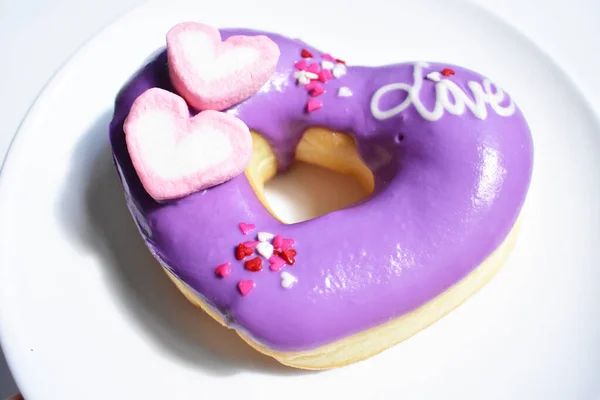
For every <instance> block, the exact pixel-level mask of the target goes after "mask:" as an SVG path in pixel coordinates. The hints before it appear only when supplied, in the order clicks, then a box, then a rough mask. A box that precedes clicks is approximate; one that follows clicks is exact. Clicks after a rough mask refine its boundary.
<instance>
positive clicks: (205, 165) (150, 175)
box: [123, 88, 252, 201]
mask: <svg viewBox="0 0 600 400" xmlns="http://www.w3.org/2000/svg"><path fill="white" fill-rule="evenodd" d="M123 130H124V132H125V140H126V143H127V150H128V151H129V156H130V158H131V162H132V163H133V166H134V168H135V170H136V172H137V174H138V177H139V178H140V181H141V183H142V185H143V186H144V189H146V192H148V194H149V195H150V196H152V197H153V198H154V199H155V200H158V201H160V200H170V199H176V198H180V197H184V196H187V195H190V194H192V193H194V192H197V191H199V190H202V189H207V188H210V187H212V186H215V185H219V184H221V183H224V182H226V181H228V180H230V179H231V178H233V177H235V176H237V175H239V174H240V173H242V172H243V171H244V169H245V168H246V165H247V164H248V162H249V161H250V156H251V155H252V136H251V135H250V130H249V129H248V127H247V126H246V124H244V123H243V122H242V121H241V120H240V119H238V118H236V117H234V116H232V115H229V114H225V113H221V112H217V111H203V112H201V113H199V114H197V115H195V116H193V117H190V112H189V109H188V105H187V104H186V102H185V101H184V100H183V99H182V98H181V97H179V96H177V95H176V94H173V93H171V92H168V91H166V90H163V89H159V88H151V89H148V90H146V91H145V92H144V93H142V94H141V95H140V96H139V97H138V98H137V99H136V100H135V101H134V102H133V105H132V106H131V109H130V111H129V115H128V116H127V119H126V120H125V123H124V124H123Z"/></svg>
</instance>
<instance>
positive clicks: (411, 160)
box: [110, 30, 533, 351]
mask: <svg viewBox="0 0 600 400" xmlns="http://www.w3.org/2000/svg"><path fill="white" fill-rule="evenodd" d="M221 32H222V35H223V38H226V37H228V36H230V35H233V34H246V35H251V34H257V33H258V32H252V31H244V30H222V31H221ZM267 36H269V37H270V38H271V39H272V40H274V41H275V42H276V43H277V44H278V45H279V47H280V49H281V58H280V59H279V64H278V67H277V70H276V72H275V74H274V76H273V77H272V79H271V81H270V82H269V83H267V85H265V87H263V89H262V90H261V92H259V93H257V94H256V95H254V96H253V97H251V98H250V99H248V100H246V101H245V102H243V103H241V104H239V105H237V106H235V107H233V108H232V109H230V110H229V112H231V113H232V114H234V115H237V116H238V117H239V118H241V119H242V120H243V121H244V122H245V123H246V124H247V125H248V126H249V127H250V128H251V129H254V130H257V131H259V132H261V133H262V134H263V135H264V136H265V137H266V138H267V139H268V141H269V142H270V143H271V145H272V146H273V148H274V149H275V151H276V154H277V156H278V160H279V163H280V169H285V168H286V167H287V166H288V165H289V164H290V162H291V161H292V159H293V155H294V149H295V147H296V144H297V142H298V140H299V139H300V137H301V134H302V133H303V132H304V130H305V129H306V128H308V127H310V126H315V125H319V126H326V127H329V128H331V129H334V130H338V131H342V132H347V133H349V134H351V135H352V136H353V137H354V138H355V139H356V141H357V143H358V146H359V150H360V154H361V156H362V158H363V160H364V161H365V163H366V164H367V165H368V166H369V167H370V168H371V170H372V171H373V173H374V176H375V183H376V184H375V191H374V193H373V194H372V195H371V196H369V198H368V199H366V200H365V201H363V202H362V203H361V204H359V205H356V206H353V207H350V208H348V209H344V210H339V211H335V212H332V213H330V214H327V215H325V216H322V217H320V218H317V219H314V220H311V221H307V222H303V223H299V224H294V225H283V224H281V223H280V222H278V221H277V220H276V219H275V218H274V217H273V216H272V215H271V214H270V213H269V212H268V211H267V210H266V209H265V208H264V207H263V206H262V204H261V203H260V202H259V200H258V198H257V197H256V195H255V193H254V191H253V189H252V188H251V187H250V185H249V183H248V181H247V179H246V177H245V176H244V174H242V175H239V176H237V177H236V178H234V179H232V180H230V181H229V182H226V183H224V184H222V185H220V186H217V187H213V188H211V189H209V190H206V191H203V192H199V193H196V194H193V195H191V196H188V197H185V198H182V199H179V200H177V201H172V202H169V203H162V204H159V203H157V202H155V201H154V200H153V199H152V198H150V197H149V196H148V195H147V194H146V192H145V191H144V189H143V187H142V186H141V184H140V181H139V179H138V177H137V175H136V172H135V170H134V169H133V167H132V164H131V161H130V158H129V155H128V152H127V148H126V145H125V139H124V133H123V129H122V126H123V121H124V119H125V118H126V116H127V114H128V112H129V109H130V107H131V104H132V103H133V101H134V100H135V98H136V97H137V96H139V95H140V94H141V93H142V92H144V91H145V90H146V89H148V88H151V87H161V88H165V89H168V90H171V91H173V89H172V86H171V83H170V81H169V77H168V72H167V58H166V54H165V53H164V52H163V53H162V54H160V55H159V56H158V57H157V58H156V59H155V60H154V61H152V62H151V63H150V64H148V65H147V66H146V67H145V68H144V69H143V70H142V71H141V72H140V73H139V74H138V75H136V76H135V77H134V78H133V80H132V81H131V82H129V83H128V84H127V85H126V87H125V88H124V89H123V90H122V91H121V92H120V93H119V95H118V97H117V100H116V105H115V113H114V118H113V121H112V122H111V125H110V138H111V143H112V147H113V152H114V158H115V162H116V164H117V167H118V170H119V173H120V175H121V179H122V183H123V186H124V189H125V194H126V199H127V204H128V206H129V208H130V211H131V213H132V215H133V217H134V219H135V221H136V223H137V224H138V227H139V228H140V230H141V232H142V234H143V236H144V238H145V239H146V242H147V244H148V247H149V248H150V250H151V251H152V253H153V254H154V255H155V256H156V257H157V258H158V259H159V260H160V261H161V262H162V263H163V265H165V266H166V267H167V268H169V269H170V270H171V271H172V272H173V273H174V274H175V275H176V276H177V277H179V279H181V280H182V281H183V282H185V283H186V284H187V285H188V286H189V287H191V288H192V289H193V290H194V291H195V292H197V293H198V294H199V295H200V296H201V297H202V298H203V299H204V300H205V301H207V302H208V303H209V304H210V305H211V306H212V307H213V308H215V309H216V310H218V311H219V312H220V313H221V314H222V315H223V316H224V318H225V320H226V321H227V323H228V324H229V325H230V326H232V327H234V328H236V329H241V330H243V331H245V332H246V333H247V334H249V335H251V336H252V337H253V338H254V339H255V340H256V341H258V342H260V343H263V344H266V345H268V346H269V347H271V348H273V349H275V350H279V351H294V350H307V349H312V348H315V347H318V346H320V345H323V344H326V343H330V342H333V341H335V340H338V339H341V338H344V337H346V336H349V335H351V334H353V333H356V332H359V331H362V330H365V329H367V328H370V327H373V326H376V325H378V324H381V323H384V322H387V321H389V320H391V319H394V318H397V317H399V316H402V315H403V314H406V313H408V312H410V311H411V310H414V309H416V308H417V307H419V306H421V305H423V304H425V303H427V302H428V301H429V300H431V299H433V298H434V297H436V296H437V295H439V294H440V293H442V292H443V291H445V290H446V289H448V288H449V287H451V286H452V285H454V284H455V283H457V282H458V281H459V280H461V279H462V278H464V277H465V276H466V275H468V274H469V273H470V272H471V271H473V269H474V268H476V267H477V266H478V265H479V264H481V262H482V261H483V260H485V259H486V258H487V257H488V256H489V255H490V254H491V253H492V252H493V251H494V249H495V248H497V247H498V246H499V245H500V243H501V242H502V241H503V240H504V238H505V237H506V236H507V234H508V233H509V232H510V230H511V228H512V226H513V224H514V223H515V221H516V219H517V216H518V215H519V212H520V210H521V207H522V205H523V202H524V200H525V196H526V193H527V189H528V186H529V181H530V177H531V172H532V165H533V146H532V140H531V135H530V132H529V129H528V127H527V124H526V122H525V120H524V118H523V116H522V114H521V112H520V111H519V110H518V109H517V110H516V111H515V113H514V114H513V115H512V116H510V117H501V116H499V115H497V114H496V113H495V112H494V111H493V110H491V109H490V107H489V106H488V111H489V113H488V117H487V119H486V120H479V119H477V118H475V117H474V116H473V114H472V113H471V112H469V111H468V110H467V112H465V113H464V114H463V115H461V116H455V115H451V114H448V113H446V114H445V115H444V116H443V117H442V118H441V119H440V120H439V121H436V122H430V121H427V120H425V119H423V118H422V117H421V116H420V115H419V114H418V112H417V111H416V110H415V108H414V107H413V106H411V107H409V108H408V109H407V110H405V111H403V112H402V113H401V114H399V115H397V116H396V117H393V118H390V119H387V120H384V121H378V120H376V119H375V118H373V116H372V114H371V111H370V101H371V98H372V96H373V94H374V92H375V91H376V90H377V89H379V88H380V87H382V86H384V85H387V84H390V83H395V82H405V83H409V84H412V81H413V76H412V74H413V64H398V65H392V66H386V67H380V68H367V67H348V73H347V75H345V76H343V77H342V78H340V79H333V80H331V81H329V82H327V84H326V85H325V88H326V93H325V94H323V95H322V96H320V97H319V99H321V100H322V101H323V103H324V106H323V108H322V109H320V110H318V111H316V112H314V113H311V114H306V113H304V112H303V110H304V107H305V104H306V101H307V100H308V98H309V97H308V95H307V92H306V90H305V89H304V88H303V87H301V86H296V84H295V81H294V79H293V77H292V76H291V75H292V74H293V72H294V69H293V66H294V63H295V62H296V61H298V60H299V59H300V51H301V49H302V48H306V49H308V50H309V51H311V52H312V53H313V54H314V55H315V56H317V55H318V54H322V52H320V51H318V50H317V49H315V48H312V47H310V46H308V45H306V44H304V43H302V42H300V41H295V40H291V39H287V38H284V37H282V36H279V35H275V34H267ZM444 67H448V65H446V64H432V65H431V67H430V68H429V69H426V70H425V74H427V72H429V71H430V70H438V71H441V69H442V68H444ZM451 68H453V69H454V70H455V71H456V76H454V77H452V80H453V81H454V82H456V83H457V84H458V85H459V86H460V87H461V88H463V90H465V92H466V93H468V94H469V95H470V93H471V92H470V91H469V90H468V89H466V83H467V82H468V81H469V80H474V81H477V82H481V81H482V79H483V78H482V77H481V76H480V75H478V74H476V73H474V72H471V71H469V70H466V69H463V68H460V67H455V66H451ZM341 86H348V87H349V88H350V89H351V90H352V91H353V93H354V95H353V96H352V97H347V98H339V97H337V91H338V88H339V87H341ZM397 93H398V92H396V94H394V93H390V94H388V95H386V97H384V98H383V100H382V108H384V109H385V108H386V104H387V103H388V102H389V104H387V105H389V107H392V106H394V105H397V104H399V102H400V101H401V100H402V99H401V98H399V96H398V94H397ZM394 97H396V98H395V99H394ZM421 99H422V101H423V103H424V104H425V105H426V106H427V107H428V108H429V109H431V108H433V104H434V102H435V95H434V83H433V82H430V81H428V80H424V82H423V87H422V89H421ZM400 133H402V134H403V135H404V140H402V141H401V142H399V143H397V142H396V141H395V138H396V136H397V135H398V134H400ZM239 222H250V223H254V224H256V226H257V231H266V232H273V233H282V234H283V235H284V237H291V238H294V239H295V240H296V249H297V251H298V255H297V257H296V265H294V266H293V267H285V268H286V269H287V270H288V271H290V272H291V273H292V274H294V275H295V276H296V277H297V278H298V283H297V284H296V285H295V286H294V287H293V288H291V289H288V290H286V289H283V288H282V287H281V285H280V276H279V273H274V272H270V271H269V270H268V268H265V269H264V270H263V271H262V272H258V273H253V272H249V271H246V270H244V268H243V265H242V263H241V262H239V261H236V260H235V258H234V247H235V246H236V245H237V244H238V243H240V242H243V241H247V240H253V236H242V235H241V233H240V231H239V229H238V227H237V225H238V223H239ZM316 232H318V234H315V233H316ZM225 262H231V266H232V272H231V275H230V276H228V277H227V278H225V279H219V278H216V277H215V274H214V269H215V267H216V266H218V265H220V264H223V263H225ZM241 279H253V280H254V281H255V282H256V288H255V289H254V290H253V291H252V292H251V293H250V294H249V295H248V296H246V297H242V296H241V295H240V294H239V293H238V291H237V289H236V285H237V282H238V281H239V280H241Z"/></svg>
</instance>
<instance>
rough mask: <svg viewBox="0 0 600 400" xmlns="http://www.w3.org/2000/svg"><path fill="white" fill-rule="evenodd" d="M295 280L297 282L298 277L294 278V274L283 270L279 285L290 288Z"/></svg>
mask: <svg viewBox="0 0 600 400" xmlns="http://www.w3.org/2000/svg"><path fill="white" fill-rule="evenodd" d="M296 282H298V279H296V277H295V276H294V275H292V274H290V273H289V272H287V271H283V272H282V273H281V286H283V287H284V288H285V289H289V288H291V287H292V286H294V284H295V283H296Z"/></svg>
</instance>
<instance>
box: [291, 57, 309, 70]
mask: <svg viewBox="0 0 600 400" xmlns="http://www.w3.org/2000/svg"><path fill="white" fill-rule="evenodd" d="M307 65H308V63H307V62H306V60H305V59H302V60H300V61H298V62H297V63H296V64H294V67H296V69H299V70H300V71H304V70H306V66H307Z"/></svg>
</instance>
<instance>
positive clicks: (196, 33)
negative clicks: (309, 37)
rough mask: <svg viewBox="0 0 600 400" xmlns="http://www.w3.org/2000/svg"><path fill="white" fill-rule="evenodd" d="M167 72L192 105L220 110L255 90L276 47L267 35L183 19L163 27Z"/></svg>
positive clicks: (269, 66)
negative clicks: (227, 31) (223, 30)
mask: <svg viewBox="0 0 600 400" xmlns="http://www.w3.org/2000/svg"><path fill="white" fill-rule="evenodd" d="M167 56H168V67H169V77H170V78H171V82H172V83H173V86H174V87H175V89H177V92H178V93H179V94H181V96H182V97H184V98H185V99H186V101H187V102H188V103H189V104H190V105H191V106H193V107H194V108H196V109H198V110H224V109H226V108H228V107H231V106H232V105H234V104H237V103H240V102H242V101H243V100H245V99H247V98H248V97H250V96H252V95H253V94H254V93H256V92H257V91H258V90H259V89H260V88H261V87H262V86H263V85H264V84H265V82H267V81H268V80H269V79H270V78H271V76H272V75H273V72H275V67H276V66H277V61H278V60H279V47H278V46H277V44H275V42H273V41H272V40H271V39H269V38H268V37H267V36H264V35H258V36H242V35H236V36H231V37H229V38H228V39H227V40H225V41H224V42H222V41H221V34H220V33H219V31H218V30H217V29H215V28H213V27H210V26H207V25H203V24H199V23H197V22H184V23H181V24H178V25H176V26H174V27H173V28H172V29H171V30H170V31H169V32H168V33H167Z"/></svg>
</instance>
